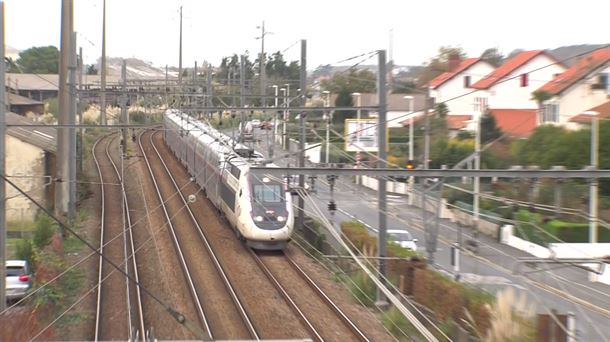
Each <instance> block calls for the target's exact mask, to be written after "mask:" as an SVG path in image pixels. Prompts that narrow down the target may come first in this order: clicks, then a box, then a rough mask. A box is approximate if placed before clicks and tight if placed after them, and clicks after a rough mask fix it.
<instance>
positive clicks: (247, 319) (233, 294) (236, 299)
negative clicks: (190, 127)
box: [151, 133, 260, 340]
mask: <svg viewBox="0 0 610 342" xmlns="http://www.w3.org/2000/svg"><path fill="white" fill-rule="evenodd" d="M154 134H156V133H153V134H151V145H152V147H153V148H154V149H155V152H156V153H157V156H158V157H159V160H160V161H161V164H162V165H163V167H164V168H165V171H166V172H167V177H168V179H170V180H171V181H172V184H173V185H174V188H175V189H176V193H177V194H178V195H179V196H180V199H181V200H182V202H183V204H184V208H185V209H186V210H187V212H188V213H189V215H190V217H191V220H192V222H193V224H194V225H195V226H196V227H197V231H198V232H199V236H200V237H201V240H202V242H203V243H204V245H205V246H206V250H207V251H208V254H209V255H210V258H211V259H212V261H213V263H214V267H216V270H217V271H218V274H219V275H220V277H221V278H222V280H223V284H224V285H225V287H226V289H227V291H228V292H229V294H230V296H231V300H232V301H233V303H234V304H235V306H236V307H237V309H238V311H239V314H240V316H241V318H242V320H243V321H244V324H245V325H246V327H247V329H248V331H249V332H250V335H251V337H252V338H254V339H256V340H259V339H260V337H259V336H258V333H257V332H256V329H255V328H254V325H253V324H252V321H251V319H250V317H249V316H248V314H247V312H246V310H245V308H244V306H243V305H242V303H241V301H240V300H239V297H238V296H237V293H236V292H235V289H234V288H233V285H231V282H230V281H229V278H228V277H227V274H226V272H225V270H224V268H223V267H222V265H221V264H220V261H219V260H218V258H217V256H216V253H214V249H213V248H212V246H211V245H210V243H209V241H208V239H207V237H206V236H205V234H204V233H203V229H202V228H201V226H200V225H199V223H198V222H197V220H196V219H195V215H194V214H193V211H192V210H191V208H190V206H189V205H188V201H187V200H186V199H185V198H184V195H183V194H182V191H180V187H179V186H178V184H177V183H176V180H175V178H174V177H173V176H172V173H171V172H170V170H169V168H168V167H167V164H166V163H165V161H164V160H163V158H162V157H161V153H160V152H159V150H158V149H157V147H156V146H155V144H154V142H153V141H152V136H153V135H154Z"/></svg>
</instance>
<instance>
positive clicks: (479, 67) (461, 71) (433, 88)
mask: <svg viewBox="0 0 610 342" xmlns="http://www.w3.org/2000/svg"><path fill="white" fill-rule="evenodd" d="M450 62H452V63H450V65H449V71H447V72H445V73H442V74H440V75H439V76H437V77H436V78H434V79H433V80H432V81H430V97H432V98H434V102H435V103H441V102H443V103H445V105H446V106H447V109H448V110H449V115H472V112H473V104H474V101H475V100H474V99H475V98H476V97H477V96H478V95H477V92H473V89H472V85H473V84H475V83H477V82H478V81H480V80H481V79H482V78H483V77H484V76H485V75H488V74H489V73H491V72H492V71H493V70H494V68H493V66H492V65H491V64H489V63H487V62H485V61H483V60H482V59H481V58H468V59H465V60H462V61H461V60H459V59H458V60H457V61H450Z"/></svg>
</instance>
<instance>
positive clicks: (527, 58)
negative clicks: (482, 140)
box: [472, 50, 566, 137]
mask: <svg viewBox="0 0 610 342" xmlns="http://www.w3.org/2000/svg"><path fill="white" fill-rule="evenodd" d="M565 70H566V68H565V67H564V66H563V64H561V63H559V62H558V61H557V60H555V58H553V57H552V56H551V55H550V54H548V53H546V52H544V51H543V50H534V51H523V52H521V53H519V54H517V55H516V56H514V57H512V58H511V59H509V60H507V61H506V62H504V64H502V65H501V66H500V67H498V68H497V69H496V70H494V71H493V72H492V73H490V74H488V75H487V76H485V77H483V78H482V79H481V80H479V81H478V82H476V83H475V84H473V85H472V88H474V89H478V90H480V91H479V92H477V93H475V94H473V97H474V100H473V113H474V114H475V115H478V114H480V113H483V112H484V111H485V110H486V109H487V108H489V109H491V110H492V113H494V117H495V119H496V123H497V125H498V127H499V128H500V129H502V131H504V132H505V133H508V134H510V135H514V136H520V137H523V136H527V135H529V133H528V132H531V131H532V130H533V129H534V128H535V127H536V126H537V124H538V122H537V114H536V110H537V109H538V103H536V101H535V100H534V99H533V97H532V92H534V91H535V90H536V89H538V88H540V87H541V86H542V85H544V84H546V83H547V82H549V81H550V80H552V79H553V77H555V76H556V75H558V74H561V73H562V72H564V71H565Z"/></svg>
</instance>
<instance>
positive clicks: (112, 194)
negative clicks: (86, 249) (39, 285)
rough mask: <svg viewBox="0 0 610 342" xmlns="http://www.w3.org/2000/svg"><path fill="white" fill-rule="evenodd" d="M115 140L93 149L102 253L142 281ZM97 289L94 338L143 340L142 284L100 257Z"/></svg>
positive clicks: (107, 138)
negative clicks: (99, 205) (99, 207)
mask: <svg viewBox="0 0 610 342" xmlns="http://www.w3.org/2000/svg"><path fill="white" fill-rule="evenodd" d="M115 141H116V136H114V135H107V136H105V137H103V138H100V139H98V140H97V141H96V142H95V144H94V145H93V148H92V153H93V158H94V162H95V165H96V168H97V170H98V175H99V179H100V188H101V202H102V203H101V210H102V212H101V227H100V253H101V254H102V255H104V256H105V257H106V258H108V259H109V260H111V261H112V262H113V263H114V264H115V265H120V266H121V267H123V271H124V272H125V273H127V274H129V275H130V276H131V277H132V278H133V279H134V280H135V282H137V283H140V277H139V272H138V264H137V260H136V253H135V249H136V248H135V243H134V237H133V234H132V231H131V227H132V224H131V217H130V215H129V204H128V201H127V195H126V192H125V188H124V184H123V182H122V179H123V175H122V170H123V167H122V165H120V164H119V163H122V158H121V156H118V158H119V162H118V163H117V161H116V160H115V159H116V158H117V156H116V153H114V154H113V153H112V152H111V146H112V145H113V144H115ZM115 146H116V145H115ZM115 151H116V150H115ZM119 154H120V152H119ZM113 155H114V157H113ZM117 164H119V165H117ZM97 289H98V291H97V301H96V318H95V333H94V338H95V340H96V341H98V340H115V339H122V340H125V339H128V338H131V339H142V340H144V338H145V336H146V328H145V324H144V310H143V306H142V295H141V291H140V287H139V286H137V285H136V284H135V283H134V282H132V281H130V280H129V279H127V278H126V277H125V276H124V275H123V274H121V273H120V272H117V271H116V270H115V269H114V268H113V267H112V266H111V265H110V263H108V262H107V261H105V260H104V259H103V258H102V257H100V259H99V265H98V286H97Z"/></svg>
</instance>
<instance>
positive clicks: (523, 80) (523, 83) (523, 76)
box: [521, 74, 529, 87]
mask: <svg viewBox="0 0 610 342" xmlns="http://www.w3.org/2000/svg"><path fill="white" fill-rule="evenodd" d="M528 84H529V79H528V77H527V74H521V87H527V86H528Z"/></svg>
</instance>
